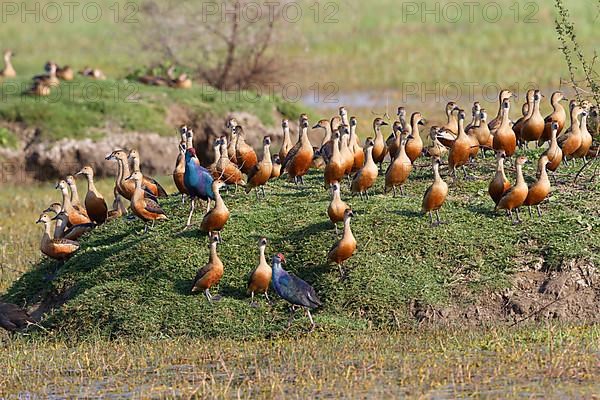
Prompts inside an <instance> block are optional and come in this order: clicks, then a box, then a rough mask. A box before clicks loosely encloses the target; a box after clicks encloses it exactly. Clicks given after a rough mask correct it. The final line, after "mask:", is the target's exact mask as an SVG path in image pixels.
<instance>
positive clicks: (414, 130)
mask: <svg viewBox="0 0 600 400" xmlns="http://www.w3.org/2000/svg"><path fill="white" fill-rule="evenodd" d="M411 134H412V135H413V137H415V138H416V137H417V136H419V121H417V120H415V121H413V123H412V127H411ZM419 137H420V136H419Z"/></svg>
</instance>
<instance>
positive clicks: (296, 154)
mask: <svg viewBox="0 0 600 400" xmlns="http://www.w3.org/2000/svg"><path fill="white" fill-rule="evenodd" d="M300 130H301V133H300V138H299V139H298V142H297V143H296V145H294V147H292V149H291V150H290V151H289V152H288V154H287V156H286V157H285V159H284V160H283V162H282V163H281V168H282V169H283V170H284V171H286V172H287V174H288V175H289V177H290V178H291V179H293V181H294V183H295V184H296V185H298V184H299V183H304V179H303V177H304V175H306V173H307V172H308V170H309V169H310V166H311V164H312V161H313V156H314V149H313V147H312V145H311V144H310V140H309V138H308V118H307V117H306V115H302V116H301V117H300Z"/></svg>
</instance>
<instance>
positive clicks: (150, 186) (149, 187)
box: [128, 149, 168, 197]
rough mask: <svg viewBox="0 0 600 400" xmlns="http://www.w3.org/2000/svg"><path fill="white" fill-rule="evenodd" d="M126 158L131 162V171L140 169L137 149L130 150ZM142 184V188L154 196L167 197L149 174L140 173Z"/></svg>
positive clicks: (165, 192)
mask: <svg viewBox="0 0 600 400" xmlns="http://www.w3.org/2000/svg"><path fill="white" fill-rule="evenodd" d="M128 159H129V160H131V161H132V163H133V172H141V171H140V154H139V153H138V151H137V150H135V149H134V150H130V151H129V156H128ZM142 185H143V187H144V190H146V191H149V192H150V193H152V194H153V195H154V196H156V197H168V194H167V191H166V190H165V189H164V188H163V187H162V186H161V185H160V183H158V181H157V180H156V179H154V178H152V177H150V176H146V175H142Z"/></svg>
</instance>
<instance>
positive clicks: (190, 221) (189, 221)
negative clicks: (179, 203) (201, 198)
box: [184, 197, 196, 229]
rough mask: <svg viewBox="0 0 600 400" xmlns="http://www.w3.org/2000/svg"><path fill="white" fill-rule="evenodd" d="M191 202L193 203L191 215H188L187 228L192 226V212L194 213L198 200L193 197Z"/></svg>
mask: <svg viewBox="0 0 600 400" xmlns="http://www.w3.org/2000/svg"><path fill="white" fill-rule="evenodd" d="M190 203H191V207H190V215H189V216H188V219H187V223H186V224H185V228H187V227H188V226H190V224H191V223H192V214H193V213H194V208H195V207H196V200H195V199H194V198H193V197H192V200H191V202H190ZM185 228H184V229H185Z"/></svg>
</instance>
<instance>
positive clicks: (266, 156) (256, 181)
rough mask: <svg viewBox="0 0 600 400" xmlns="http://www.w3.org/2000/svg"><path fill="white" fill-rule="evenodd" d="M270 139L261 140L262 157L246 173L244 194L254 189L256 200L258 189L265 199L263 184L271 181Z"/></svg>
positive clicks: (266, 137)
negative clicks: (246, 179)
mask: <svg viewBox="0 0 600 400" xmlns="http://www.w3.org/2000/svg"><path fill="white" fill-rule="evenodd" d="M270 148H271V138H270V137H269V136H265V137H264V138H263V156H262V159H261V160H260V162H259V163H257V164H256V165H255V166H254V168H252V169H251V170H250V172H248V183H247V184H246V193H249V192H250V191H251V190H252V188H256V198H258V189H259V188H260V189H261V191H262V195H263V197H265V184H266V183H267V182H268V181H269V179H271V173H272V172H273V162H272V161H271V150H270Z"/></svg>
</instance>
